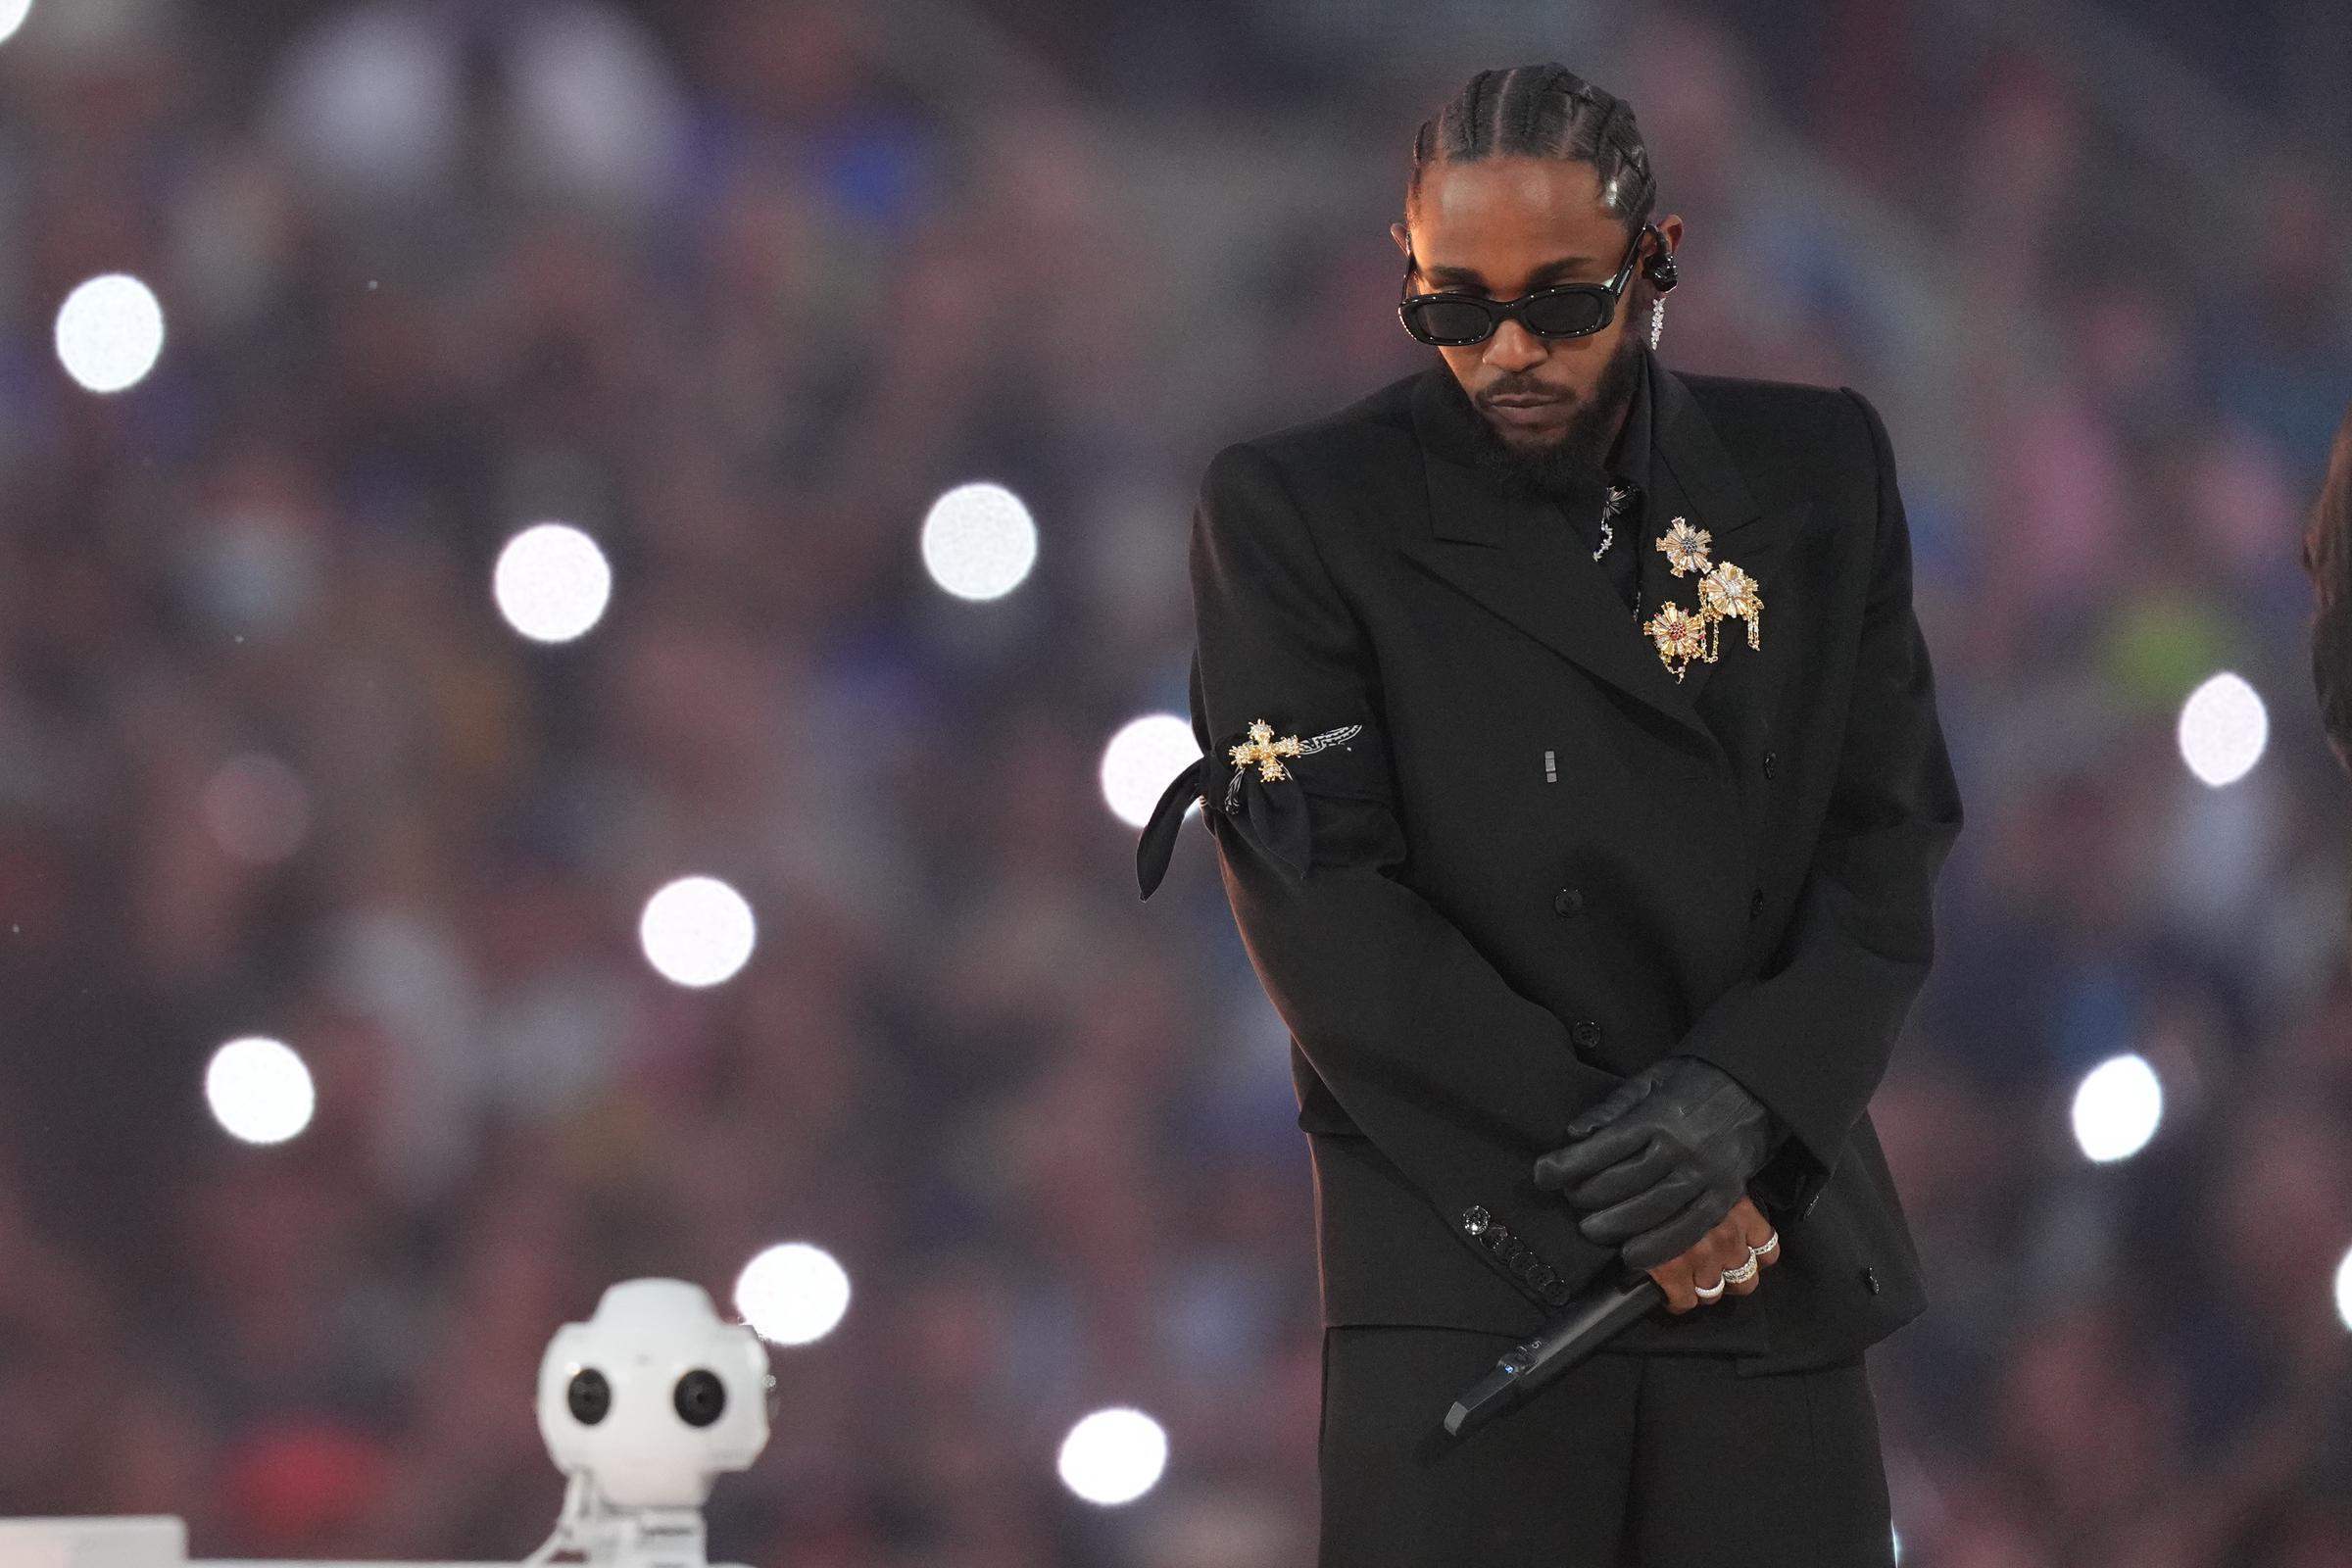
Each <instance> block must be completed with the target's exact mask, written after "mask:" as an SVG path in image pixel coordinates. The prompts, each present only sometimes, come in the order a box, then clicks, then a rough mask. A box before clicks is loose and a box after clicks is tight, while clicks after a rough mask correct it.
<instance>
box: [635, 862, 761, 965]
mask: <svg viewBox="0 0 2352 1568" xmlns="http://www.w3.org/2000/svg"><path fill="white" fill-rule="evenodd" d="M757 936H758V932H757V929H756V927H755V924H754V922H753V919H752V907H751V906H750V905H749V904H747V903H745V902H744V897H743V895H742V894H740V893H738V892H736V891H735V890H734V889H733V888H731V887H729V886H727V885H726V884H725V883H724V882H721V881H720V880H718V878H716V877H711V876H684V877H680V878H678V879H677V880H676V881H674V882H671V883H668V884H666V885H665V886H663V887H662V888H661V889H660V890H659V891H657V892H656V893H655V894H654V896H653V897H652V898H650V899H648V900H646V901H645V913H644V914H643V915H642V916H640V917H639V919H638V921H637V940H638V942H639V944H640V945H641V946H642V947H643V948H644V950H645V957H646V961H647V962H648V963H651V964H652V965H653V966H654V968H655V969H656V970H657V971H658V972H659V973H660V974H661V976H662V979H664V980H667V981H669V982H671V983H672V984H674V985H681V986H698V987H699V986H714V985H716V984H718V983H719V982H720V981H721V980H724V979H727V978H728V977H729V976H731V975H733V974H734V973H735V971H736V970H738V969H740V968H742V967H743V966H744V964H745V963H746V962H747V961H749V960H750V958H751V956H752V944H753V942H754V941H755V940H756V938H757Z"/></svg>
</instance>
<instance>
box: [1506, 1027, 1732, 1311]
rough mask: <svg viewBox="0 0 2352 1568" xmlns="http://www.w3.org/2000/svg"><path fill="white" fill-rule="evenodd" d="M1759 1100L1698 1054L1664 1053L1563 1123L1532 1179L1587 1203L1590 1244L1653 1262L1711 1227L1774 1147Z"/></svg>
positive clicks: (1637, 1263)
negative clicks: (1564, 1135)
mask: <svg viewBox="0 0 2352 1568" xmlns="http://www.w3.org/2000/svg"><path fill="white" fill-rule="evenodd" d="M1772 1134H1773V1121H1772V1115H1771V1113H1770V1112H1769V1111H1768V1110H1766V1109H1765V1107H1764V1103H1763V1102H1761V1101H1759V1100H1758V1099H1756V1097H1755V1096H1753V1095H1751V1094H1749V1093H1748V1092H1747V1091H1746V1090H1745V1089H1743V1088H1741V1087H1740V1081H1739V1080H1738V1079H1736V1078H1734V1077H1733V1076H1732V1075H1731V1074H1730V1073H1727V1072H1725V1071H1724V1070H1723V1069H1722V1068H1720V1067H1718V1066H1716V1065H1715V1064H1714V1063H1713V1062H1711V1061H1707V1060H1705V1059H1703V1058H1701V1057H1698V1056H1689V1055H1681V1054H1676V1055H1669V1056H1662V1057H1660V1058H1659V1059H1658V1060H1657V1061H1655V1062H1653V1063H1651V1064H1650V1065H1649V1066H1647V1067H1644V1068H1642V1070H1641V1071H1640V1072H1638V1073H1635V1074H1634V1075H1633V1076H1632V1077H1630V1078H1628V1079H1626V1081H1625V1082H1624V1083H1622V1084H1620V1085H1618V1086H1617V1088H1616V1089H1614V1090H1612V1091H1611V1092H1610V1094H1609V1096H1608V1098H1607V1099H1605V1100H1603V1101H1601V1102H1600V1103H1598V1104H1597V1105H1594V1106H1593V1107H1592V1108H1591V1109H1589V1110H1587V1111H1585V1112H1584V1113H1583V1114H1582V1115H1580V1116H1578V1117H1577V1118H1576V1120H1574V1121H1572V1122H1570V1123H1569V1124H1568V1136H1569V1138H1570V1140H1571V1142H1570V1143H1568V1144H1567V1145H1566V1146H1564V1147H1562V1148H1559V1149H1555V1150H1553V1151H1552V1152H1550V1153H1548V1154H1545V1155H1544V1156H1543V1157H1542V1158H1540V1159H1538V1160H1537V1161H1536V1185H1537V1186H1538V1187H1540V1188H1542V1189H1544V1191H1545V1192H1556V1193H1558V1194H1559V1195H1560V1196H1561V1198H1562V1199H1563V1200H1564V1201H1567V1202H1568V1203H1569V1204H1571V1205H1572V1206H1574V1207H1576V1208H1580V1209H1586V1210H1589V1211H1590V1212H1588V1213H1587V1214H1586V1215H1585V1217H1584V1218H1583V1219H1582V1220H1580V1221H1579V1222H1578V1224H1577V1229H1578V1230H1579V1231H1581V1232H1582V1233H1583V1234H1584V1236H1585V1238H1586V1239H1587V1240H1588V1241H1592V1242H1595V1243H1598V1244H1599V1245H1601V1246H1604V1247H1608V1246H1615V1245H1616V1244H1618V1243H1621V1242H1622V1243H1624V1244H1625V1245H1624V1247H1623V1249H1622V1250H1621V1251H1620V1253H1619V1255H1620V1256H1621V1257H1622V1258H1623V1259H1624V1260H1625V1265H1626V1267H1628V1268H1636V1269H1646V1268H1655V1267H1657V1266H1658V1265H1659V1264H1660V1263H1664V1262H1667V1261H1669V1260H1671V1259H1673V1258H1676V1257H1679V1256H1681V1255H1682V1254H1683V1253H1684V1252H1685V1251H1687V1250H1689V1249H1690V1248H1691V1247H1692V1246H1694V1245H1696V1244H1697V1242H1698V1239H1699V1238H1700V1237H1702V1236H1704V1235H1706V1234H1707V1232H1709V1231H1711V1230H1713V1229H1714V1228H1715V1227H1716V1226H1717V1225H1718V1224H1719V1223H1721V1222H1722V1220H1723V1217H1724V1216H1725V1215H1726V1214H1729V1213H1730V1212H1731V1211H1732V1205H1733V1204H1734V1203H1737V1202H1738V1201H1740V1195H1741V1194H1742V1193H1744V1192H1745V1191H1746V1188H1747V1179H1748V1178H1749V1177H1750V1176H1753V1175H1754V1174H1755V1173H1756V1172H1757V1171H1759V1170H1761V1169H1762V1168H1763V1167H1764V1163H1765V1161H1766V1160H1767V1159H1769V1158H1770V1157H1771V1153H1772Z"/></svg>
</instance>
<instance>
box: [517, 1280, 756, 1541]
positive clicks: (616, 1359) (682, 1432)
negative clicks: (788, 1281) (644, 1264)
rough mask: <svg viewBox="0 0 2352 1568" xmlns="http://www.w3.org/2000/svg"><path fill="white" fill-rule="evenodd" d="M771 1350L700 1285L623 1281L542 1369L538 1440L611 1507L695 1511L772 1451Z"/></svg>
mask: <svg viewBox="0 0 2352 1568" xmlns="http://www.w3.org/2000/svg"><path fill="white" fill-rule="evenodd" d="M774 1386H775V1379H774V1378H773V1377H771V1376H770V1375H769V1374H768V1370H767V1347H766V1346H764V1345H762V1344H761V1343H760V1336H759V1335H758V1334H757V1333H755V1332H754V1331H753V1330H752V1329H751V1328H750V1327H748V1326H747V1325H745V1324H741V1323H726V1322H722V1321H720V1319H719V1316H718V1313H717V1312H716V1311H715V1310H713V1309H712V1307H711V1298H710V1296H709V1295H708V1294H706V1293H705V1292H704V1290H703V1288H702V1287H701V1286H699V1285H692V1284H689V1283H688V1282H686V1281H684V1280H659V1279H653V1280H625V1281H623V1282H622V1283H620V1284H618V1285H615V1286H613V1287H612V1288H611V1289H609V1290H607V1291H606V1292H605V1295H604V1299H602V1300H600V1301H598V1302H597V1303H596V1315H595V1316H593V1317H591V1318H590V1319H589V1320H588V1321H587V1322H585V1323H566V1324H564V1326H563V1327H562V1328H561V1329H558V1330H557V1331H556V1337H555V1338H554V1339H553V1340H551V1341H549V1342H548V1347H547V1354H546V1355H545V1356H543V1357H542V1358H541V1359H540V1362H539V1435H540V1436H541V1437H542V1438H544V1439H546V1440H547V1451H548V1452H549V1453H550V1454H551V1455H553V1456H554V1458H555V1461H556V1468H557V1469H559V1470H562V1471H563V1472H564V1473H565V1474H566V1475H569V1474H571V1473H572V1472H574V1471H586V1472H587V1473H588V1477H589V1479H590V1481H591V1482H593V1483H594V1485H595V1487H596V1490H597V1493H598V1494H599V1495H601V1496H602V1497H603V1498H604V1500H605V1501H606V1502H608V1503H610V1504H612V1505H613V1507H616V1508H700V1507H701V1506H702V1505H703V1502H704V1500H705V1499H706V1498H708V1497H709V1496H710V1495H711V1481H712V1480H713V1479H715V1478H716V1477H717V1476H718V1474H719V1473H720V1472H721V1471H727V1470H742V1469H746V1468H749V1466H750V1465H751V1462H752V1461H753V1460H754V1459H756V1458H758V1457H759V1456H760V1449H761V1448H763V1447H765V1446H767V1415H768V1395H769V1392H770V1391H771V1390H772V1389H773V1388H774Z"/></svg>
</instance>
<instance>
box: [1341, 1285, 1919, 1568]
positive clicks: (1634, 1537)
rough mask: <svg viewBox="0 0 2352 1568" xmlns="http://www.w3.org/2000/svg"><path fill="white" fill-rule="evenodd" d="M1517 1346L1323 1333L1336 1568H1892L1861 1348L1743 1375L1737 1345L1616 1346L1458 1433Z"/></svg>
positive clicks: (1464, 1338)
mask: <svg viewBox="0 0 2352 1568" xmlns="http://www.w3.org/2000/svg"><path fill="white" fill-rule="evenodd" d="M1692 1310H1694V1311H1701V1312H1703V1311H1705V1310H1706V1308H1705V1307H1703V1306H1700V1307H1695V1308H1693V1309H1692ZM1511 1343H1512V1342H1511V1341H1510V1340H1509V1339H1508V1338H1506V1337H1504V1336H1501V1335H1494V1334H1479V1333H1472V1332H1469V1331H1466V1330H1459V1329H1435V1328H1392V1327H1343V1328H1327V1329H1325V1330H1324V1331H1323V1425H1322V1435H1321V1440H1320V1444H1319V1452H1318V1459H1319V1464H1320V1468H1321V1474H1322V1545H1321V1551H1320V1555H1319V1556H1318V1557H1317V1558H1316V1562H1317V1564H1318V1568H1470V1565H1476V1568H1720V1565H1721V1564H1724V1563H1727V1562H1731V1563H1738V1564H1740V1568H1891V1564H1892V1563H1893V1561H1894V1548H1893V1533H1892V1525H1891V1520H1890V1518H1889V1515H1888V1507H1887V1472H1886V1467H1885V1465H1884V1463H1883V1462H1882V1460H1881V1457H1880V1453H1879V1425H1878V1410H1877V1406H1876V1405H1875V1403H1874V1402H1873V1400H1872V1397H1871V1392H1870V1384H1869V1382H1868V1380H1867V1378H1866V1376H1865V1374H1864V1369H1863V1365H1862V1358H1861V1357H1860V1356H1859V1355H1856V1356H1854V1357H1853V1358H1851V1359H1850V1360H1846V1361H1841V1362H1838V1364H1836V1365H1834V1366H1829V1367H1824V1368H1821V1369H1818V1370H1815V1371H1809V1372H1791V1373H1784V1374H1780V1375H1776V1376H1769V1377H1753V1378H1743V1377H1740V1375H1739V1374H1738V1372H1737V1371H1735V1370H1734V1368H1733V1364H1732V1360H1731V1358H1730V1357H1728V1356H1720V1355H1632V1354H1622V1353H1612V1352H1609V1351H1602V1352H1600V1353H1598V1354H1596V1355H1594V1356H1593V1358H1592V1359H1590V1360H1588V1361H1586V1362H1584V1363H1583V1364H1582V1365H1580V1366H1577V1367H1574V1368H1572V1369H1571V1370H1569V1371H1568V1372H1567V1373H1565V1374H1564V1375H1562V1376H1561V1377H1559V1378H1557V1379H1555V1380H1554V1381H1553V1382H1552V1383H1550V1384H1548V1385H1547V1386H1545V1387H1544V1388H1543V1389H1542V1390H1540V1391H1538V1392H1537V1393H1536V1395H1535V1396H1534V1397H1531V1398H1529V1399H1528V1400H1527V1401H1526V1402H1524V1403H1523V1404H1521V1405H1520V1406H1519V1407H1518V1408H1516V1409H1514V1410H1510V1411H1506V1412H1505V1413H1504V1414H1503V1415H1501V1416H1500V1417H1498V1418H1496V1419H1495V1420H1494V1421H1491V1422H1489V1423H1488V1424H1487V1425H1485V1426H1483V1427H1480V1428H1478V1429H1476V1430H1475V1431H1473V1432H1471V1433H1469V1434H1467V1435H1466V1436H1464V1437H1461V1438H1458V1439H1456V1438H1449V1437H1447V1436H1446V1430H1445V1425H1444V1422H1445V1415H1446V1408H1447V1407H1448V1406H1450V1405H1451V1404H1452V1403H1453V1401H1454V1399H1455V1398H1456V1397H1459V1396H1460V1394H1461V1393H1462V1391H1463V1390H1464V1389H1466V1388H1468V1387H1469V1386H1470V1385H1471V1384H1472V1383H1474V1382H1476V1381H1477V1380H1478V1379H1479V1378H1480V1377H1481V1376H1482V1375H1484V1374H1485V1373H1486V1372H1487V1371H1488V1370H1489V1369H1490V1368H1492V1367H1493V1366H1494V1364H1495V1357H1496V1356H1498V1355H1500V1354H1501V1353H1502V1352H1503V1351H1504V1350H1505V1349H1507V1348H1509V1347H1510V1345H1511Z"/></svg>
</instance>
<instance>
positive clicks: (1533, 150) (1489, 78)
mask: <svg viewBox="0 0 2352 1568" xmlns="http://www.w3.org/2000/svg"><path fill="white" fill-rule="evenodd" d="M1514 157H1515V158H1565V159H1568V160H1570V161H1572V162H1575V163H1581V164H1591V165H1592V166H1593V169H1594V170H1595V171H1596V172H1598V174H1599V175H1600V195H1601V200H1602V201H1603V202H1604V203H1606V204H1607V206H1608V208H1609V210H1610V211H1611V212H1613V213H1616V214H1618V215H1619V216H1620V217H1622V218H1623V219H1624V220H1625V225H1626V233H1627V234H1628V235H1631V234H1633V233H1634V232H1635V231H1636V230H1638V229H1639V228H1640V227H1641V226H1642V224H1643V223H1645V222H1647V221H1649V215H1650V213H1651V212H1652V211H1653V210H1654V209H1655V208H1656V206H1657V200H1658V191H1657V181H1656V180H1655V179H1654V178H1652V177H1651V175H1650V172H1649V153H1648V151H1647V149H1645V148H1644V147H1643V146H1642V132H1641V129H1640V128H1639V127H1638V126H1637V125H1636V124H1635V123H1634V111H1633V106H1632V105H1630V104H1628V103H1627V102H1626V101H1625V100H1624V99H1622V98H1620V97H1618V96H1617V95H1616V94H1615V93H1612V92H1610V91H1608V90H1607V89H1606V88H1603V87H1595V86H1594V85H1593V83H1591V82H1589V81H1587V80H1585V78H1584V77H1582V76H1580V75H1578V74H1577V73H1575V72H1573V71H1570V70H1569V69H1568V68H1567V67H1566V66H1563V65H1561V64H1559V63H1558V62H1557V61H1546V62H1545V63H1544V64H1542V65H1534V66H1512V67H1510V68H1508V69H1507V70H1500V71H1482V72H1480V73H1478V74H1477V75H1475V76H1472V77H1471V78H1470V80H1469V82H1468V83H1467V84H1466V85H1465V86H1464V87H1463V88H1462V90H1461V91H1460V92H1458V93H1456V94H1455V95H1454V98H1453V101H1452V102H1451V103H1449V104H1447V105H1446V107H1445V108H1444V109H1442V110H1440V111H1439V112H1438V113H1437V114H1436V115H1435V116H1434V117H1433V118H1431V119H1428V120H1424V121H1423V122H1421V128H1420V129H1419V130H1418V131H1416V132H1415V133H1414V135H1413V175H1412V180H1411V182H1410V183H1409V184H1408V185H1406V187H1405V193H1404V212H1405V221H1406V222H1407V223H1408V224H1409V223H1410V222H1411V221H1412V213H1413V204H1414V203H1415V202H1417V201H1418V200H1420V196H1421V172H1422V171H1423V170H1424V169H1426V168H1428V167H1429V166H1430V165H1431V164H1433V163H1437V162H1439V161H1440V160H1444V161H1446V162H1451V163H1475V162H1477V161H1478V160H1480V159H1482V158H1514Z"/></svg>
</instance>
